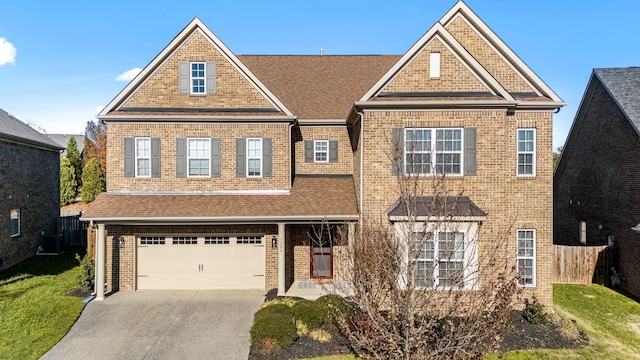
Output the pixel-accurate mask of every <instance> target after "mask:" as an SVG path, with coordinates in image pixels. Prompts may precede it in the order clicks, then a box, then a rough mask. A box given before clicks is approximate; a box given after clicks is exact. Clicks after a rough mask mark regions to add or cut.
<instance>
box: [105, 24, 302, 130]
mask: <svg viewBox="0 0 640 360" xmlns="http://www.w3.org/2000/svg"><path fill="white" fill-rule="evenodd" d="M196 32H200V33H201V34H202V35H204V36H205V38H206V39H207V40H208V41H209V42H210V43H211V45H212V46H213V47H215V48H216V50H218V51H219V52H220V54H222V56H224V57H225V59H226V60H227V61H228V62H229V63H230V64H232V66H234V67H235V69H236V70H237V71H238V72H239V73H241V74H242V76H243V77H244V78H245V79H246V80H247V81H248V82H249V83H250V84H251V85H252V86H253V87H254V88H255V89H256V90H258V92H260V93H261V94H262V95H263V96H264V97H265V98H266V99H267V100H268V101H269V102H270V103H271V104H272V105H273V106H274V107H275V108H276V109H278V111H281V112H282V113H284V114H286V115H288V116H293V114H292V113H291V111H289V109H288V108H287V107H286V106H285V105H284V104H283V103H282V102H281V101H280V100H279V99H278V98H277V97H276V96H275V95H274V94H273V93H272V92H271V91H270V90H269V89H268V88H267V87H266V86H265V85H264V84H263V83H262V82H261V81H260V80H259V79H258V78H257V77H256V76H255V75H254V74H253V73H252V72H251V71H250V70H249V69H248V68H247V67H246V66H245V65H244V64H243V63H242V62H241V61H240V60H239V59H238V58H237V57H236V56H235V55H234V54H233V52H231V50H229V48H227V46H226V45H224V43H223V42H222V41H220V39H218V38H217V37H216V36H215V35H214V34H213V32H211V30H209V28H207V27H206V26H205V25H204V23H202V21H200V19H198V18H197V17H196V18H194V19H193V20H192V21H191V22H190V23H189V24H188V25H187V26H186V27H185V28H184V29H183V30H182V31H181V32H180V33H179V34H178V35H176V37H175V38H174V39H173V40H172V41H171V42H170V43H169V44H168V45H167V46H166V47H165V48H164V49H163V50H162V51H161V52H160V53H159V54H158V55H156V57H155V58H154V59H153V60H152V61H151V62H150V63H149V64H148V65H147V66H146V67H145V68H144V69H143V70H142V71H141V72H140V73H139V74H138V75H137V76H136V77H135V78H134V79H133V80H132V81H131V82H129V84H128V85H127V86H126V87H125V88H124V89H123V90H122V91H121V92H120V93H119V94H118V95H117V96H116V97H115V98H114V99H113V100H111V102H110V103H109V104H108V105H107V106H106V107H105V108H104V109H103V110H102V111H101V112H100V114H98V117H99V118H101V117H104V116H106V115H108V114H109V112H111V111H113V110H117V108H119V107H120V106H122V104H124V103H125V102H126V101H127V99H129V98H130V97H131V96H132V95H133V94H134V93H135V92H136V91H137V90H138V89H139V88H140V87H141V86H142V85H143V84H144V83H145V82H146V81H147V80H148V79H149V78H150V77H151V76H152V75H153V74H154V73H155V71H156V70H157V69H159V68H160V67H161V66H162V65H163V64H164V63H165V62H166V61H167V60H168V59H169V58H171V56H172V55H173V54H174V53H175V52H176V51H177V50H178V49H180V47H181V46H182V45H183V44H184V43H186V42H187V41H188V40H189V38H190V37H191V36H193V34H194V33H196Z"/></svg>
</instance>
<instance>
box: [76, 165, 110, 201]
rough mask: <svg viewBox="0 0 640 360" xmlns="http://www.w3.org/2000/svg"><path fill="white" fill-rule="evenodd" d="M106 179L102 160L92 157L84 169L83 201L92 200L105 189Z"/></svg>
mask: <svg viewBox="0 0 640 360" xmlns="http://www.w3.org/2000/svg"><path fill="white" fill-rule="evenodd" d="M104 187H105V179H104V173H103V172H102V167H101V166H100V160H98V159H95V158H94V159H91V160H89V161H88V162H87V165H85V166H84V169H83V170H82V201H84V202H92V201H93V200H95V199H96V197H98V195H99V194H100V193H101V192H102V191H104Z"/></svg>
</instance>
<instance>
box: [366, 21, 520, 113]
mask: <svg viewBox="0 0 640 360" xmlns="http://www.w3.org/2000/svg"><path fill="white" fill-rule="evenodd" d="M435 37H438V38H439V39H441V40H443V41H442V43H443V44H444V45H445V46H446V47H447V49H448V50H449V51H451V53H452V54H454V55H455V56H456V58H457V59H458V60H459V61H460V62H461V63H462V64H463V65H464V66H465V67H466V68H467V69H469V70H470V71H471V73H472V74H473V75H474V76H475V77H476V78H477V79H478V80H480V81H481V83H482V84H483V85H485V86H486V87H487V88H489V89H492V93H494V94H497V95H499V96H502V97H503V98H504V99H506V100H511V101H513V100H515V99H514V98H513V97H512V96H511V94H509V92H508V91H507V90H506V89H505V88H503V87H502V85H500V84H499V83H498V82H497V81H496V79H495V78H493V76H491V74H489V72H488V71H487V70H485V69H484V67H482V66H481V65H480V63H479V62H478V61H477V60H476V59H474V58H473V56H471V54H469V52H468V51H467V50H466V49H465V48H464V47H463V46H462V45H461V44H460V43H459V42H458V41H457V40H456V39H455V38H454V37H453V36H452V35H451V34H450V33H449V32H448V31H447V30H446V29H445V28H444V26H442V24H440V23H436V24H435V25H433V27H431V29H429V31H427V32H426V33H425V34H424V35H423V36H422V37H421V38H420V39H419V40H418V41H417V42H416V43H415V44H414V45H413V46H412V47H411V48H410V49H409V50H408V51H407V52H406V53H405V54H404V55H403V56H402V57H401V58H400V60H398V62H396V63H395V65H393V66H392V67H391V69H389V71H387V73H386V74H384V75H383V76H382V78H380V80H378V82H377V83H376V84H375V85H374V86H373V87H372V88H371V89H369V91H367V93H365V94H364V96H363V97H362V98H360V100H359V102H362V101H367V100H369V99H370V98H371V97H373V96H376V95H377V94H378V93H380V91H382V89H384V87H385V86H387V84H389V82H390V81H391V80H393V78H395V77H396V76H397V75H398V74H399V73H400V72H401V71H402V69H404V68H405V67H406V66H407V65H408V64H409V63H410V62H411V61H412V60H413V58H414V57H415V56H416V55H417V54H418V53H420V51H422V50H423V49H424V47H425V46H426V45H427V44H429V43H430V42H431V41H432V40H433V39H434V38H435Z"/></svg>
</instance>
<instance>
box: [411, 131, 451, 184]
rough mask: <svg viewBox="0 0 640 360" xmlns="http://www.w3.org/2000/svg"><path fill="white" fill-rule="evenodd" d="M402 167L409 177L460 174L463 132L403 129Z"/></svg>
mask: <svg viewBox="0 0 640 360" xmlns="http://www.w3.org/2000/svg"><path fill="white" fill-rule="evenodd" d="M404 164H405V174H408V175H432V174H434V173H436V174H448V175H462V129H458V128H455V129H429V128H407V129H405V136H404Z"/></svg>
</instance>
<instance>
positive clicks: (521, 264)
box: [517, 229, 536, 286]
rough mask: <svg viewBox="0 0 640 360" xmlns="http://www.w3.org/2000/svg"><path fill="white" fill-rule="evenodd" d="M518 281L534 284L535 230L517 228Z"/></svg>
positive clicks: (522, 283) (524, 283)
mask: <svg viewBox="0 0 640 360" xmlns="http://www.w3.org/2000/svg"><path fill="white" fill-rule="evenodd" d="M517 241H518V254H517V261H518V263H517V266H518V283H519V284H520V285H522V286H536V231H535V230H533V229H518V239H517Z"/></svg>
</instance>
